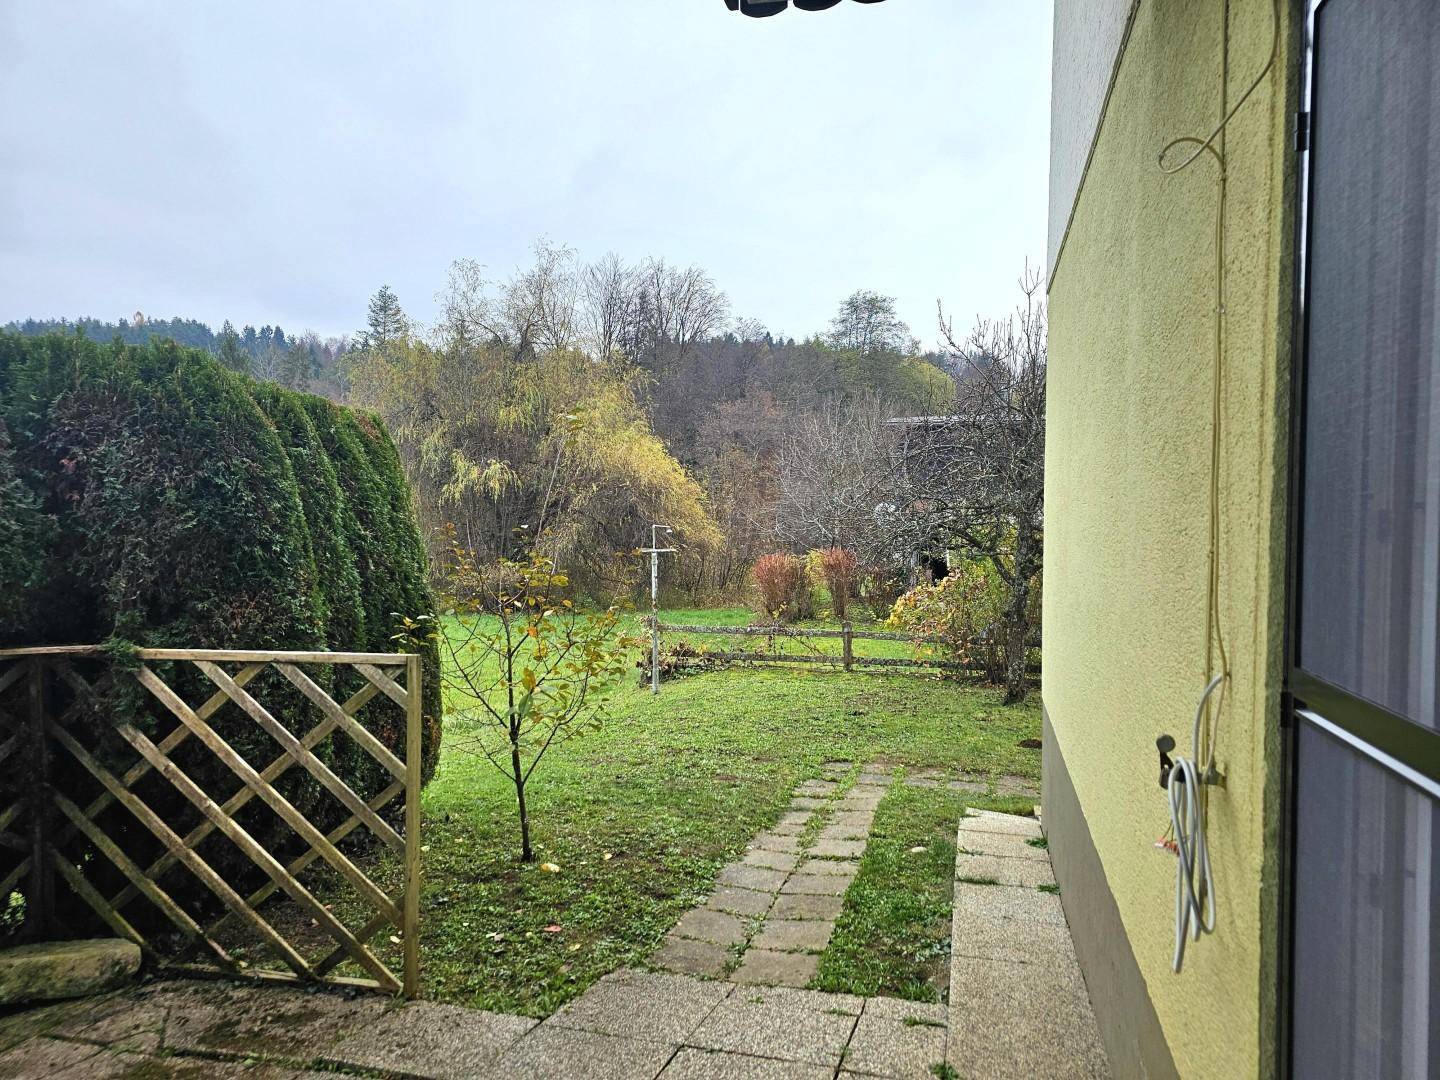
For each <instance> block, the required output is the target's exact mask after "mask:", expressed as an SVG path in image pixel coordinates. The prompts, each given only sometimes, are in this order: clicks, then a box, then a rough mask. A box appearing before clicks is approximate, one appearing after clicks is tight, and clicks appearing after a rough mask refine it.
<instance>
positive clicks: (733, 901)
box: [705, 885, 775, 918]
mask: <svg viewBox="0 0 1440 1080" xmlns="http://www.w3.org/2000/svg"><path fill="white" fill-rule="evenodd" d="M774 902H775V895H774V893H768V892H756V891H755V890H754V889H737V888H734V887H733V886H730V885H721V886H720V887H719V888H718V889H716V890H715V891H714V892H713V893H711V894H710V899H708V900H706V901H705V906H706V907H707V908H710V909H712V910H714V911H728V912H730V913H731V914H732V915H746V916H749V917H751V918H756V917H758V916H761V915H764V914H765V913H766V912H767V911H769V910H770V905H771V904H773V903H774Z"/></svg>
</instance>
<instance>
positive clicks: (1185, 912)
mask: <svg viewBox="0 0 1440 1080" xmlns="http://www.w3.org/2000/svg"><path fill="white" fill-rule="evenodd" d="M1224 685H1225V676H1224V674H1223V673H1222V674H1220V675H1216V676H1215V677H1214V678H1213V679H1211V680H1210V682H1209V684H1208V685H1207V686H1206V687H1205V692H1204V693H1203V694H1201V695H1200V702H1199V704H1198V705H1196V706H1195V725H1194V728H1193V729H1192V732H1191V741H1190V746H1191V756H1190V757H1188V758H1183V757H1177V758H1176V759H1175V764H1174V767H1173V768H1172V769H1171V770H1170V783H1169V785H1168V786H1167V789H1166V790H1167V792H1168V794H1169V798H1170V825H1171V828H1172V829H1173V830H1174V833H1175V847H1176V851H1175V958H1174V960H1173V961H1172V964H1171V966H1172V967H1173V968H1174V970H1175V971H1176V972H1177V973H1178V972H1179V970H1180V968H1181V966H1182V965H1183V964H1184V963H1185V939H1186V938H1187V937H1189V938H1193V939H1194V940H1196V941H1199V940H1200V935H1201V933H1206V934H1208V933H1211V932H1212V931H1214V929H1215V882H1214V879H1213V877H1212V876H1211V873H1210V848H1209V845H1208V844H1207V843H1206V841H1205V806H1204V803H1203V801H1202V798H1201V793H1200V785H1201V784H1202V783H1204V781H1205V773H1206V772H1208V771H1209V765H1210V763H1209V762H1207V763H1206V767H1205V768H1204V769H1202V768H1201V767H1200V723H1201V719H1202V718H1203V717H1204V715H1205V703H1206V702H1207V701H1208V700H1209V699H1210V695H1211V694H1213V693H1214V692H1215V691H1216V690H1217V689H1218V690H1219V691H1220V696H1219V697H1218V698H1217V699H1216V701H1215V710H1216V711H1217V712H1218V711H1219V710H1220V706H1221V704H1222V703H1223V702H1224V699H1225V690H1224Z"/></svg>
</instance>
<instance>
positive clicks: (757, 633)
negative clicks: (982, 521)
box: [645, 619, 983, 676]
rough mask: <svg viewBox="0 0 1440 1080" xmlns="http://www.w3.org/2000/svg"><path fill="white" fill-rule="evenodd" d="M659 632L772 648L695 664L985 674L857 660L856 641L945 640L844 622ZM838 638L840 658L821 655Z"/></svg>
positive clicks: (942, 665) (960, 667)
mask: <svg viewBox="0 0 1440 1080" xmlns="http://www.w3.org/2000/svg"><path fill="white" fill-rule="evenodd" d="M645 625H646V627H647V628H648V627H649V625H650V622H649V620H648V619H646V620H645ZM658 630H659V632H660V635H661V638H662V641H663V639H664V637H665V636H666V635H685V634H688V635H699V636H708V637H741V638H746V637H759V638H765V639H767V641H768V642H769V643H770V644H771V645H772V648H771V649H769V650H764V651H760V650H754V649H751V650H724V649H721V650H714V649H706V650H704V651H703V652H702V653H700V654H697V656H696V657H695V660H696V666H700V665H703V664H704V663H707V662H722V663H732V662H733V663H747V664H789V665H802V666H803V665H807V664H818V665H822V666H826V667H838V668H841V669H842V670H844V671H907V670H910V671H949V672H956V673H968V674H971V675H975V676H980V675H982V674H983V669H982V668H981V667H980V665H978V664H962V663H958V662H956V661H953V660H942V659H938V658H936V657H930V656H924V655H916V656H913V657H903V656H896V657H890V656H857V655H856V654H855V642H857V641H895V642H903V643H904V644H907V645H911V646H925V645H942V644H943V641H942V639H940V638H934V637H917V636H914V635H911V634H902V633H896V632H893V631H886V630H856V629H855V628H854V627H853V626H852V625H851V624H850V623H848V622H847V623H845V624H844V625H843V626H842V627H841V628H840V629H838V630H829V629H822V628H818V627H814V628H812V627H795V626H700V625H691V624H688V623H664V622H662V623H659V624H658ZM836 639H838V640H839V641H840V653H839V655H835V654H833V653H827V652H824V651H823V650H821V649H819V648H817V647H816V646H815V645H814V644H813V642H814V641H816V640H836ZM777 643H781V644H788V645H790V646H792V647H791V649H790V651H785V649H784V648H773V646H774V645H776V644H777ZM917 651H918V650H917ZM672 659H673V661H674V662H676V663H679V665H680V666H682V667H683V666H685V665H684V664H683V663H682V662H681V660H682V658H672Z"/></svg>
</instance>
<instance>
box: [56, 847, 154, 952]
mask: <svg viewBox="0 0 1440 1080" xmlns="http://www.w3.org/2000/svg"><path fill="white" fill-rule="evenodd" d="M46 854H48V855H49V856H50V862H51V865H53V866H54V867H55V869H56V870H57V871H58V872H59V874H60V876H61V877H62V878H64V879H65V882H66V884H68V885H69V886H70V887H71V888H72V889H74V890H75V892H76V895H78V896H79V897H80V899H82V900H84V901H85V903H86V904H88V905H89V906H90V910H91V911H93V912H95V914H96V915H98V916H100V918H101V919H102V920H104V922H105V925H106V926H108V927H110V929H111V930H114V931H115V933H117V934H119V935H120V936H121V937H123V938H127V939H128V940H130V941H133V942H134V943H135V944H136V945H139V946H140V948H141V949H143V950H144V951H145V952H146V953H150V952H151V949H150V943H149V942H147V941H146V940H145V935H143V934H142V933H140V931H138V930H136V929H135V927H133V926H131V925H130V924H129V923H128V922H127V921H126V920H125V917H124V916H123V915H121V914H120V913H119V912H118V911H116V910H115V909H114V908H112V907H111V906H110V905H109V904H107V903H106V902H105V898H104V897H103V896H101V895H100V894H99V893H98V892H96V891H95V886H93V885H91V884H90V882H88V881H86V880H85V875H84V874H82V873H81V872H80V871H79V870H77V869H75V867H74V866H73V865H72V864H71V863H70V860H69V859H64V858H61V857H60V854H59V852H57V851H55V850H54V849H53V848H50V849H48V850H47V852H46Z"/></svg>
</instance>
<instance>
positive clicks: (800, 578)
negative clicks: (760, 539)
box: [751, 551, 813, 622]
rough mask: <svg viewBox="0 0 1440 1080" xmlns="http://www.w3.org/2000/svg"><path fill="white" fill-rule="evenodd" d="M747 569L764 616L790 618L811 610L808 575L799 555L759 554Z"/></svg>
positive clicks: (792, 618)
mask: <svg viewBox="0 0 1440 1080" xmlns="http://www.w3.org/2000/svg"><path fill="white" fill-rule="evenodd" d="M751 573H752V574H753V576H754V578H755V588H756V589H757V590H758V592H759V594H760V614H761V615H763V616H764V617H765V618H768V619H778V620H781V621H784V622H794V621H795V620H796V619H803V618H807V617H808V615H809V614H811V613H812V606H813V605H812V604H811V601H810V575H809V573H808V572H807V571H806V569H805V560H804V559H802V558H800V556H798V555H791V554H790V553H789V552H785V551H776V552H772V553H771V554H769V555H762V556H760V558H759V559H757V560H756V562H755V568H754V570H752V571H751Z"/></svg>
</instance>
